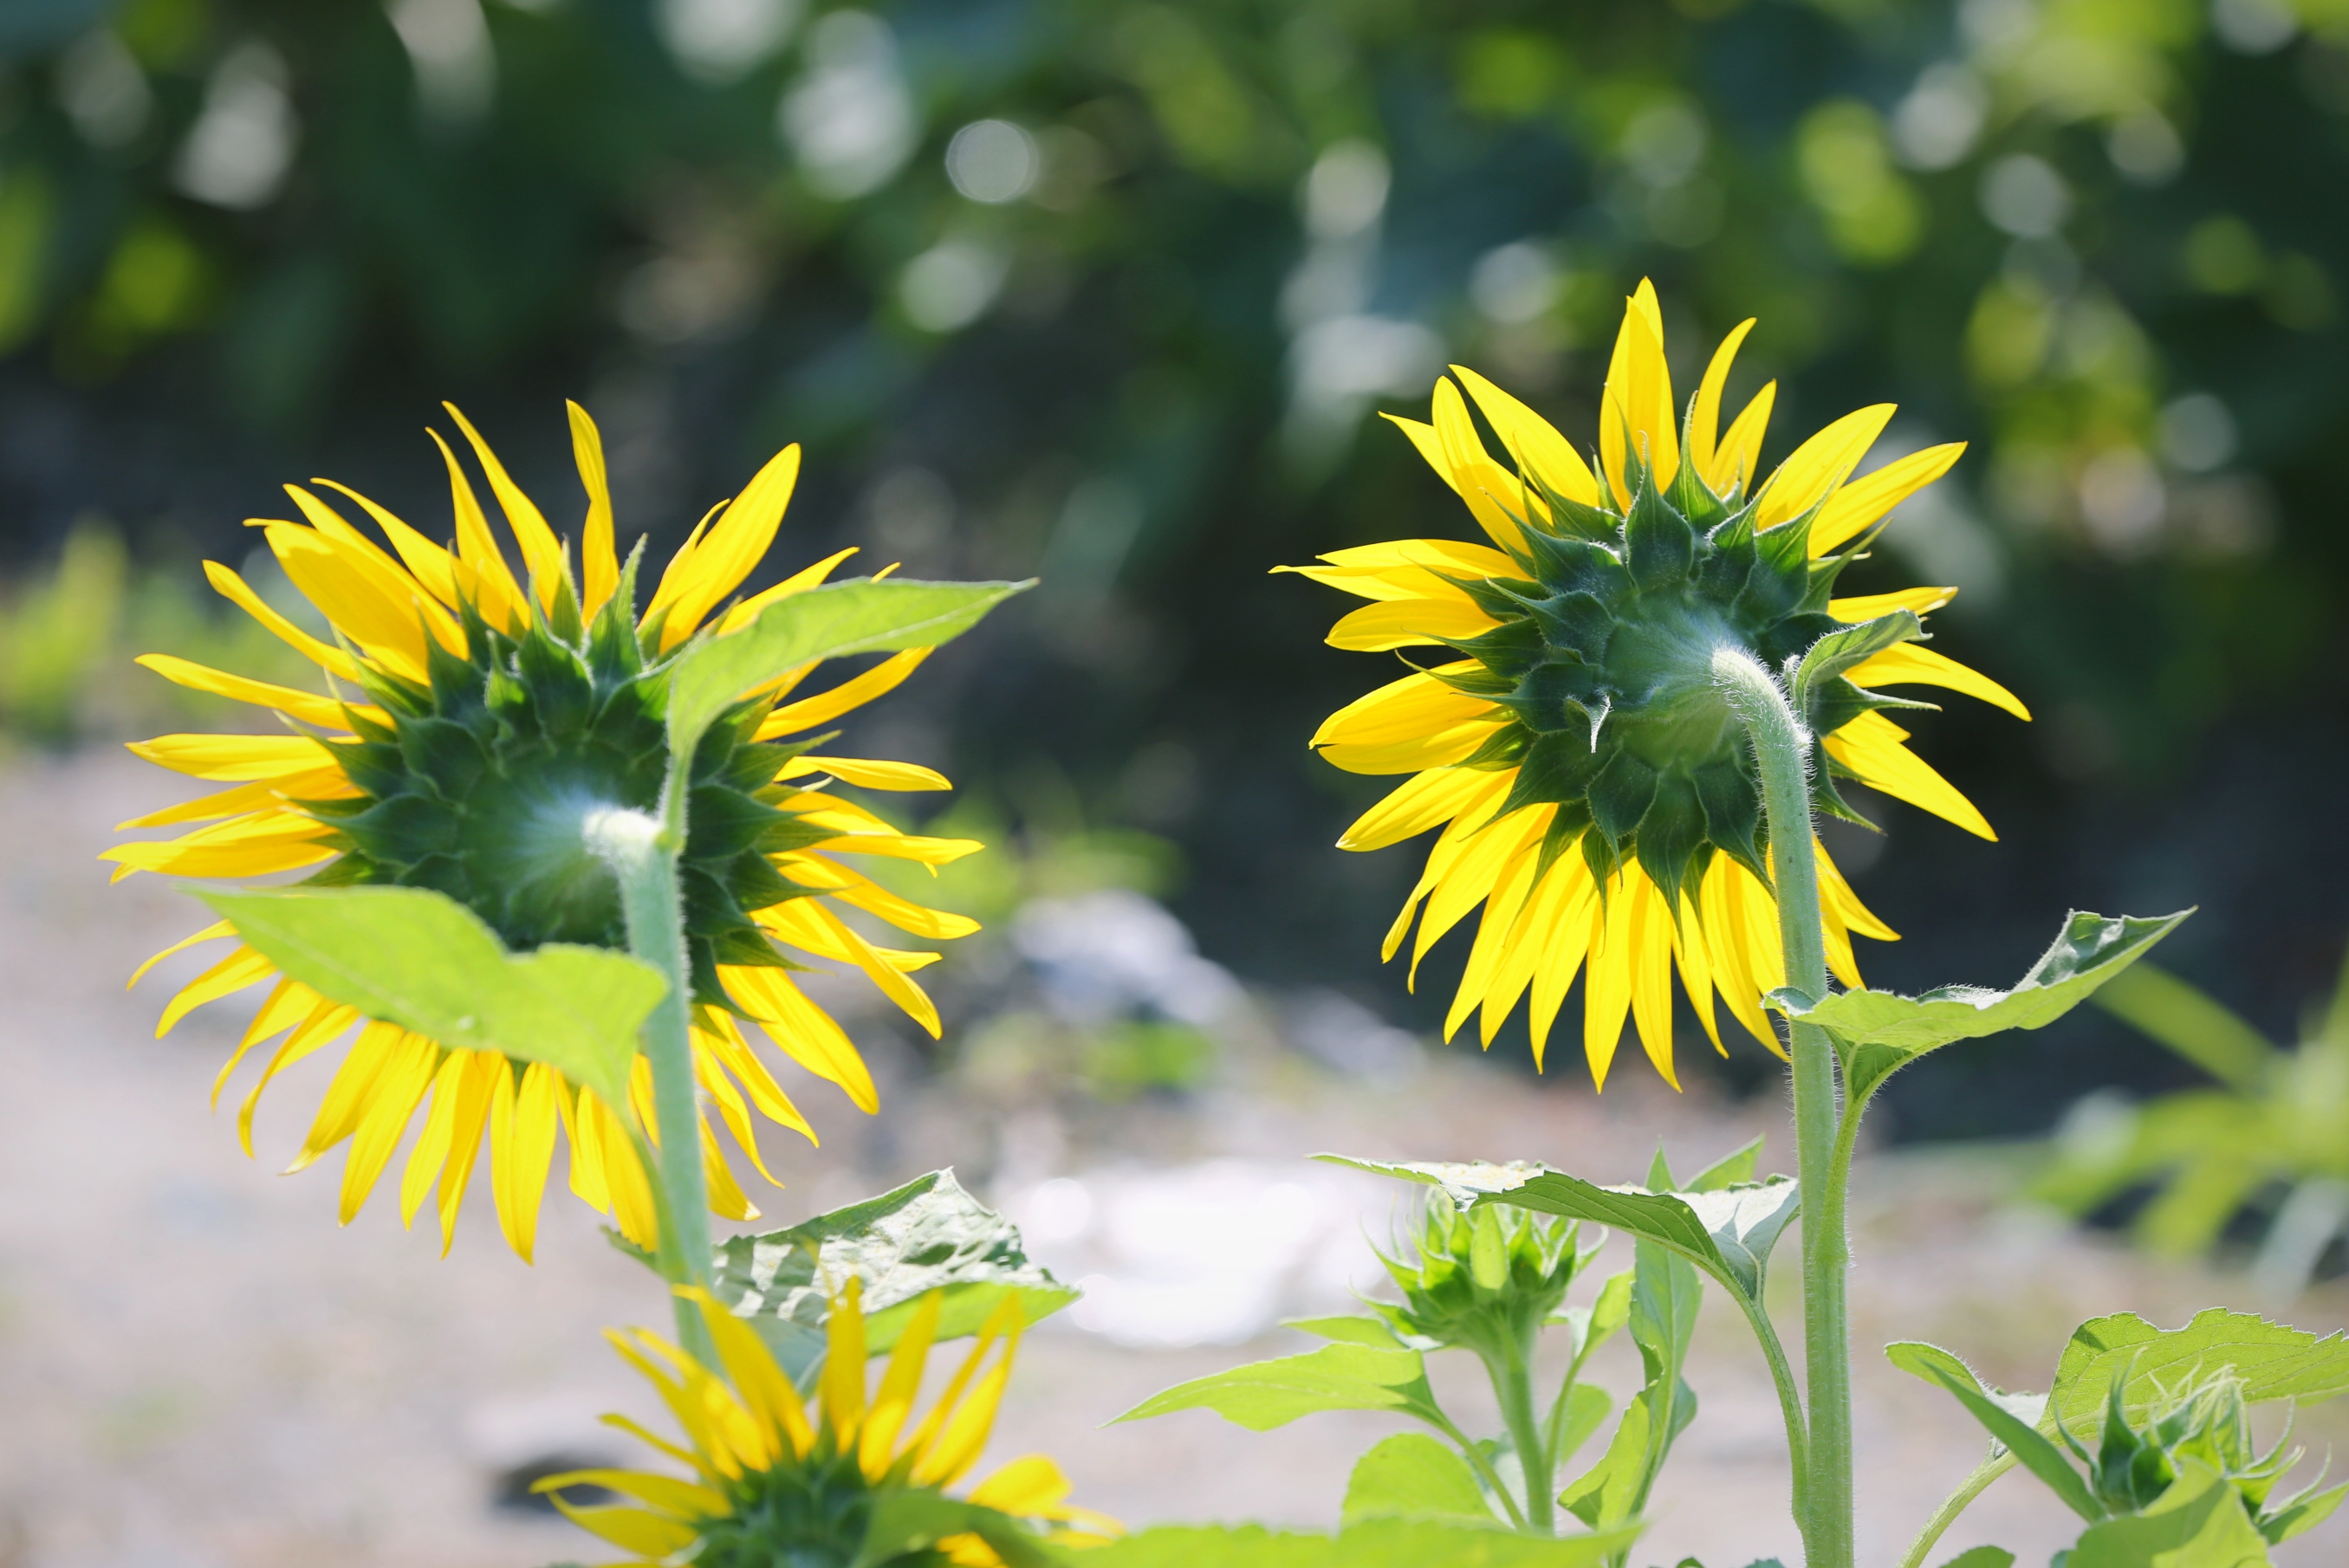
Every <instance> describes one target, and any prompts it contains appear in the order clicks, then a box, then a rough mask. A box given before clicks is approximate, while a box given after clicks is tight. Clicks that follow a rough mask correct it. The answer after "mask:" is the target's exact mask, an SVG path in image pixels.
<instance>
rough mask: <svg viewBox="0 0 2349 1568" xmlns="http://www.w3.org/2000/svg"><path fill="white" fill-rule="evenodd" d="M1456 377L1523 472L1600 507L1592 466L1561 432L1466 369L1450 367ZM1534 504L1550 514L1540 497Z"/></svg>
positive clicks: (1559, 492)
mask: <svg viewBox="0 0 2349 1568" xmlns="http://www.w3.org/2000/svg"><path fill="white" fill-rule="evenodd" d="M1452 374H1453V375H1454V376H1457V377H1459V378H1460V384H1461V385H1462V386H1463V387H1466V388H1468V395H1469V396H1470V397H1474V398H1475V399H1476V407H1478V408H1480V409H1482V410H1483V411H1484V415H1485V418H1487V419H1489V420H1491V421H1492V424H1493V429H1494V432H1495V434H1497V435H1498V436H1499V437H1500V438H1501V444H1502V446H1504V447H1506V449H1508V452H1509V455H1510V457H1511V458H1513V459H1516V463H1517V466H1518V469H1519V471H1521V472H1524V471H1530V472H1531V473H1532V474H1533V475H1534V477H1535V478H1537V479H1538V480H1540V481H1541V482H1542V483H1543V484H1546V485H1547V486H1548V487H1549V488H1550V489H1551V490H1556V491H1557V493H1558V494H1560V495H1562V496H1564V497H1565V498H1566V499H1567V500H1578V501H1580V502H1582V503H1583V504H1584V505H1585V506H1597V505H1598V504H1599V480H1597V479H1596V478H1595V477H1593V476H1592V474H1591V472H1590V466H1589V465H1588V463H1586V462H1584V461H1583V460H1582V454H1581V453H1579V452H1578V451H1576V450H1575V449H1574V444H1573V443H1572V442H1570V441H1568V439H1567V438H1565V437H1564V436H1561V435H1559V434H1558V433H1557V427H1556V426H1554V425H1552V424H1551V423H1550V422H1549V421H1548V420H1547V419H1545V418H1542V417H1541V416H1540V415H1538V414H1537V413H1535V412H1534V411H1533V410H1532V409H1531V408H1528V407H1526V406H1525V405H1524V404H1523V403H1520V402H1518V401H1517V400H1516V398H1515V397H1510V396H1509V395H1508V394H1507V393H1506V392H1504V391H1502V390H1501V389H1500V388H1499V387H1495V386H1494V385H1493V384H1492V383H1491V382H1490V381H1487V380H1485V378H1484V377H1482V376H1479V375H1477V374H1476V373H1475V371H1473V370H1470V369H1467V368H1466V367H1464V366H1458V365H1455V366H1452ZM1533 503H1534V504H1535V505H1536V506H1537V507H1540V508H1541V511H1542V515H1543V516H1544V517H1545V518H1547V516H1548V510H1549V509H1548V508H1547V506H1545V505H1543V503H1542V502H1541V500H1540V498H1539V497H1538V496H1537V497H1535V498H1533Z"/></svg>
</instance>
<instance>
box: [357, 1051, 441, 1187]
mask: <svg viewBox="0 0 2349 1568" xmlns="http://www.w3.org/2000/svg"><path fill="white" fill-rule="evenodd" d="M439 1058H440V1047H437V1046H435V1045H434V1044H433V1043H432V1042H431V1041H430V1040H428V1039H426V1038H425V1037H423V1036H421V1035H411V1034H408V1033H406V1032H405V1031H403V1032H402V1033H401V1035H400V1037H399V1043H398V1046H397V1047H395V1049H394V1050H393V1052H392V1054H391V1059H390V1060H389V1061H388V1062H387V1063H386V1064H385V1066H384V1070H383V1072H382V1073H381V1074H380V1075H378V1078H376V1081H375V1087H374V1088H372V1089H371V1090H369V1092H368V1095H367V1108H366V1109H365V1110H364V1112H363V1113H362V1114H361V1115H360V1117H359V1120H358V1125H357V1127H355V1128H353V1129H352V1130H351V1147H350V1152H349V1153H347V1155H345V1156H344V1159H343V1191H342V1201H341V1209H340V1212H339V1215H338V1220H339V1222H340V1223H342V1224H346V1225H347V1224H349V1223H350V1222H352V1221H353V1220H355V1219H357V1217H358V1212H359V1209H360V1207H361V1205H363V1204H364V1203H366V1202H367V1194H368V1193H370V1192H372V1191H375V1183H376V1179H377V1178H378V1177H379V1176H381V1175H382V1174H383V1168H384V1166H385V1164H386V1163H388V1161H390V1159H391V1155H392V1150H396V1149H398V1147H399V1140H400V1135H401V1134H402V1133H404V1132H406V1131H407V1130H408V1124H409V1121H410V1120H411V1119H413V1118H414V1117H415V1115H416V1108H417V1106H418V1105H419V1104H421V1103H422V1101H423V1099H424V1095H425V1091H426V1090H427V1089H429V1088H431V1087H432V1075H433V1073H434V1071H435V1070H436V1069H437V1068H439V1067H440V1059H439Z"/></svg>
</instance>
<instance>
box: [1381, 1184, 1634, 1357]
mask: <svg viewBox="0 0 2349 1568" xmlns="http://www.w3.org/2000/svg"><path fill="white" fill-rule="evenodd" d="M1578 1233H1579V1227H1578V1225H1577V1224H1576V1223H1575V1222H1573V1221H1571V1220H1560V1219H1557V1218H1555V1217H1552V1216H1550V1215H1546V1214H1537V1213H1535V1212H1533V1211H1531V1210H1528V1209H1518V1208H1506V1209H1505V1208H1504V1207H1503V1206H1501V1205H1485V1206H1481V1207H1478V1208H1475V1209H1472V1210H1470V1211H1468V1212H1461V1210H1460V1208H1459V1206H1458V1205H1457V1204H1455V1203H1454V1202H1453V1201H1452V1199H1451V1198H1450V1196H1449V1195H1447V1194H1446V1193H1444V1191H1440V1190H1439V1191H1436V1192H1435V1193H1434V1194H1433V1196H1431V1197H1430V1198H1429V1200H1428V1203H1427V1210H1426V1212H1425V1213H1424V1214H1423V1216H1422V1218H1421V1221H1420V1225H1419V1231H1418V1233H1417V1234H1416V1235H1415V1236H1411V1237H1407V1238H1406V1239H1405V1240H1406V1247H1407V1252H1406V1253H1404V1255H1399V1256H1396V1257H1389V1256H1387V1255H1386V1254H1384V1253H1381V1254H1380V1257H1379V1261H1380V1262H1381V1263H1382V1264H1385V1265H1386V1269H1387V1274H1388V1275H1389V1276H1390V1277H1391V1278H1392V1279H1393V1281H1394V1283H1395V1285H1396V1287H1397V1288H1398V1289H1400V1290H1401V1291H1402V1298H1403V1299H1402V1305H1400V1306H1391V1305H1378V1310H1379V1311H1380V1313H1381V1315H1384V1316H1385V1317H1386V1319H1387V1321H1388V1322H1389V1324H1390V1325H1392V1326H1393V1327H1394V1328H1395V1329H1396V1330H1397V1331H1398V1332H1400V1333H1402V1334H1405V1335H1409V1336H1414V1337H1416V1338H1418V1339H1422V1340H1425V1341H1429V1342H1431V1343H1433V1344H1435V1345H1443V1346H1457V1347H1459V1348H1461V1349H1464V1350H1473V1351H1475V1352H1476V1354H1477V1355H1479V1356H1481V1357H1485V1358H1486V1359H1488V1360H1490V1359H1492V1358H1494V1357H1499V1356H1504V1355H1506V1354H1507V1353H1508V1352H1509V1350H1510V1349H1511V1348H1512V1347H1516V1346H1523V1345H1525V1344H1526V1343H1527V1342H1528V1341H1529V1340H1530V1338H1531V1336H1533V1335H1534V1334H1536V1333H1537V1332H1538V1331H1539V1329H1540V1327H1541V1326H1542V1325H1543V1324H1544V1323H1546V1322H1547V1321H1548V1320H1549V1318H1550V1316H1551V1315H1552V1314H1554V1313H1556V1312H1557V1309H1558V1306H1559V1305H1560V1304H1561V1303H1562V1302H1564V1301H1565V1299H1566V1292H1567V1287H1568V1285H1569V1284H1572V1283H1573V1281H1574V1276H1575V1274H1576V1272H1577V1271H1578V1270H1579V1269H1580V1268H1581V1266H1582V1265H1583V1264H1584V1263H1585V1262H1587V1261H1588V1259H1589V1257H1590V1256H1591V1255H1592V1254H1591V1253H1589V1252H1578V1251H1576V1249H1575V1244H1574V1243H1575V1240H1576V1237H1577V1236H1578ZM1594 1250H1595V1249H1594ZM1374 1305H1376V1304H1374Z"/></svg>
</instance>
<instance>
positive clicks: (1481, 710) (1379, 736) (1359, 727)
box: [1306, 659, 1504, 748]
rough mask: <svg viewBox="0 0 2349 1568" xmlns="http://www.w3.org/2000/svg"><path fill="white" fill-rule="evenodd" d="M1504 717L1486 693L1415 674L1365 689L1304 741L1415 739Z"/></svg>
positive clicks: (1470, 664) (1468, 663)
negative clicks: (1471, 722)
mask: <svg viewBox="0 0 2349 1568" xmlns="http://www.w3.org/2000/svg"><path fill="white" fill-rule="evenodd" d="M1476 667H1477V665H1476V664H1475V661H1474V660H1470V659H1463V660H1459V661H1456V662H1454V663H1453V664H1448V665H1441V666H1439V668H1440V670H1441V671H1442V672H1444V673H1445V674H1450V673H1453V672H1455V671H1464V670H1473V669H1475V668H1476ZM1500 717H1504V716H1503V715H1502V714H1500V712H1499V711H1498V710H1497V709H1496V708H1495V707H1494V705H1493V704H1492V703H1491V702H1490V701H1488V700H1486V699H1485V698H1484V697H1478V696H1467V695H1465V694H1464V693H1461V692H1457V691H1454V690H1453V689H1452V687H1450V686H1446V685H1445V684H1444V682H1442V681H1441V680H1438V679H1437V678H1436V677H1435V676H1434V675H1432V674H1414V675H1408V676H1403V677H1402V679H1401V680H1397V681H1390V682H1388V683H1387V684H1386V685H1385V686H1380V687H1378V688H1377V689H1376V690H1373V691H1370V692H1366V693H1364V694H1363V695H1362V696H1359V697H1356V698H1355V699H1354V700H1353V701H1352V702H1350V703H1348V704H1347V705H1346V706H1345V707H1341V708H1340V709H1339V710H1338V711H1337V712H1335V713H1333V714H1331V715H1330V717H1327V718H1325V719H1323V720H1322V721H1321V727H1319V729H1317V730H1315V731H1314V732H1313V738H1312V739H1310V740H1309V741H1308V742H1306V744H1307V745H1309V746H1311V747H1314V748H1321V747H1324V746H1330V745H1335V744H1342V745H1347V746H1379V745H1387V744H1392V743H1393V742H1397V741H1408V740H1415V739H1418V738H1421V737H1423V736H1427V735H1432V734H1434V733H1436V732H1437V731H1440V730H1444V729H1447V728H1449V727H1452V726H1454V725H1456V724H1462V723H1465V722H1467V721H1469V720H1472V719H1495V720H1497V719H1498V718H1500Z"/></svg>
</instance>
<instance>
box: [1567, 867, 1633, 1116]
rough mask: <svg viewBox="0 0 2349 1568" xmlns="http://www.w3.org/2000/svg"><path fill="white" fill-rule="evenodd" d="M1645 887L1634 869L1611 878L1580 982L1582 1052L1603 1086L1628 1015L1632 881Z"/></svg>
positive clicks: (1597, 1083)
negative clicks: (1603, 911)
mask: <svg viewBox="0 0 2349 1568" xmlns="http://www.w3.org/2000/svg"><path fill="white" fill-rule="evenodd" d="M1635 878H1636V879H1638V880H1639V881H1640V882H1645V881H1646V880H1647V879H1646V878H1645V876H1643V875H1642V874H1641V873H1640V869H1639V867H1638V866H1636V865H1633V866H1629V867H1626V868H1625V869H1624V870H1623V871H1622V872H1618V873H1617V874H1616V876H1615V878H1614V881H1613V882H1612V884H1611V885H1610V886H1609V888H1608V890H1607V900H1606V911H1607V913H1606V917H1605V919H1604V920H1602V921H1601V922H1600V923H1599V939H1598V940H1597V941H1596V942H1594V943H1592V944H1591V952H1590V962H1589V965H1588V970H1587V971H1586V972H1585V974H1584V975H1583V981H1582V1053H1583V1056H1584V1057H1585V1058H1586V1059H1587V1060H1588V1062H1589V1064H1590V1081H1591V1083H1592V1085H1593V1086H1594V1087H1596V1088H1601V1089H1603V1088H1606V1087H1607V1071H1608V1068H1609V1067H1610V1066H1612V1065H1613V1063H1614V1060H1615V1047H1617V1046H1618V1045H1619V1044H1620V1043H1621V1041H1622V1038H1623V1018H1624V1015H1626V1014H1627V1013H1629V1012H1630V1010H1631V987H1632V974H1633V963H1634V958H1635V955H1634V954H1633V953H1632V952H1631V906H1632V898H1631V886H1630V884H1631V882H1632V880H1633V879H1635Z"/></svg>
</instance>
